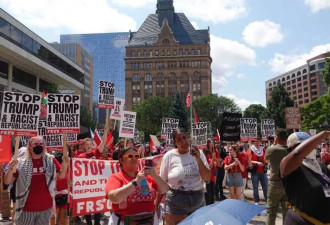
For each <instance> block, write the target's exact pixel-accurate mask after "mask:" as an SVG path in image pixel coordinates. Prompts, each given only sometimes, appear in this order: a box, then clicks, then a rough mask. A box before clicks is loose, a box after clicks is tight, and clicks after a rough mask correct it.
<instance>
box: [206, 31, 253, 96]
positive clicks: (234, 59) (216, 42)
mask: <svg viewBox="0 0 330 225" xmlns="http://www.w3.org/2000/svg"><path fill="white" fill-rule="evenodd" d="M211 57H212V59H213V61H212V77H213V80H212V81H213V83H214V84H213V92H219V91H220V90H221V88H222V87H224V86H226V85H227V84H228V81H227V80H226V77H228V76H231V75H233V74H234V72H235V69H236V67H237V66H239V65H251V66H254V65H256V63H255V60H256V53H255V51H254V50H253V49H251V48H249V47H247V46H245V45H244V44H241V43H239V42H237V41H232V40H228V39H224V38H221V37H217V36H214V35H211Z"/></svg>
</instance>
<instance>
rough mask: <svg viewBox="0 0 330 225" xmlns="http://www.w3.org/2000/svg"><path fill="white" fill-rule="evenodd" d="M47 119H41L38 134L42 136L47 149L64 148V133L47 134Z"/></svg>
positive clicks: (60, 149)
mask: <svg viewBox="0 0 330 225" xmlns="http://www.w3.org/2000/svg"><path fill="white" fill-rule="evenodd" d="M46 130H47V121H45V120H40V121H39V127H38V135H40V136H42V137H43V139H44V141H45V143H46V148H47V151H62V150H63V135H62V134H47V132H46Z"/></svg>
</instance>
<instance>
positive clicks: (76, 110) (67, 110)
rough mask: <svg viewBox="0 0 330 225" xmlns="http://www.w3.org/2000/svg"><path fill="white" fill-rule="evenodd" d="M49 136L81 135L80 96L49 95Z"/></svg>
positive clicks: (47, 130)
mask: <svg viewBox="0 0 330 225" xmlns="http://www.w3.org/2000/svg"><path fill="white" fill-rule="evenodd" d="M47 100H48V104H47V129H46V132H47V134H74V133H75V134H79V128H80V96H79V95H70V94H48V95H47Z"/></svg>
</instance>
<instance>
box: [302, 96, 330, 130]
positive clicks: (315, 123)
mask: <svg viewBox="0 0 330 225" xmlns="http://www.w3.org/2000/svg"><path fill="white" fill-rule="evenodd" d="M329 109H330V94H327V95H322V96H321V97H319V98H318V99H316V100H315V101H312V102H310V103H309V104H307V105H305V106H303V107H302V108H301V111H300V113H301V117H302V124H301V125H302V129H303V130H309V129H316V130H317V132H320V131H323V130H330V110H329Z"/></svg>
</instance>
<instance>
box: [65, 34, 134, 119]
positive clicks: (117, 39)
mask: <svg viewBox="0 0 330 225" xmlns="http://www.w3.org/2000/svg"><path fill="white" fill-rule="evenodd" d="M128 38H129V32H121V33H101V34H66V35H61V38H60V42H61V44H63V43H78V44H80V45H81V46H82V47H83V48H84V49H85V50H86V51H87V52H88V53H89V54H90V55H92V57H93V85H91V86H93V101H94V106H96V103H97V98H98V86H99V81H100V80H107V81H111V82H114V83H115V84H116V86H115V96H116V97H118V98H124V99H125V61H124V58H125V47H126V45H127V43H128ZM94 109H95V111H94V115H95V116H96V117H97V118H98V122H100V123H102V122H104V116H103V114H104V110H99V109H98V108H97V107H94Z"/></svg>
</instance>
